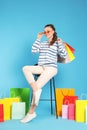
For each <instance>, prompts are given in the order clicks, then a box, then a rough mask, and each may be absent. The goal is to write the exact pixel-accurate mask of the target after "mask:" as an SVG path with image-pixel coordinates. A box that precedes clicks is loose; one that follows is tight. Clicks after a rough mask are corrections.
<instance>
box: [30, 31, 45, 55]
mask: <svg viewBox="0 0 87 130" xmlns="http://www.w3.org/2000/svg"><path fill="white" fill-rule="evenodd" d="M43 34H44V33H43V32H41V33H39V34H38V36H37V40H36V41H35V42H34V44H33V45H32V52H34V53H36V52H39V50H40V44H41V43H40V39H41V38H42V36H43Z"/></svg>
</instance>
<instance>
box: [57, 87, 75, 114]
mask: <svg viewBox="0 0 87 130" xmlns="http://www.w3.org/2000/svg"><path fill="white" fill-rule="evenodd" d="M74 94H75V90H74V88H56V104H57V115H58V116H62V105H63V100H64V96H67V95H69V96H74Z"/></svg>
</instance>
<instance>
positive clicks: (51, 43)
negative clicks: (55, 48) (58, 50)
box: [44, 24, 58, 45]
mask: <svg viewBox="0 0 87 130" xmlns="http://www.w3.org/2000/svg"><path fill="white" fill-rule="evenodd" d="M46 27H51V28H52V29H53V30H54V34H53V38H52V40H51V41H50V45H53V44H54V42H55V41H57V38H58V37H57V33H56V29H55V27H54V25H53V24H47V25H45V27H44V28H46Z"/></svg>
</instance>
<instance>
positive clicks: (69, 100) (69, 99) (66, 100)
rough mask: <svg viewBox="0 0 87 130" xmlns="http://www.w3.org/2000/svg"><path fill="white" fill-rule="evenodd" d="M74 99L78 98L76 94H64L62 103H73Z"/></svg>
mask: <svg viewBox="0 0 87 130" xmlns="http://www.w3.org/2000/svg"><path fill="white" fill-rule="evenodd" d="M76 100H78V96H64V99H63V103H64V104H66V105H67V104H70V103H73V104H75V102H76Z"/></svg>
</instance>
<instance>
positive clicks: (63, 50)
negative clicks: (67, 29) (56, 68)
mask: <svg viewBox="0 0 87 130" xmlns="http://www.w3.org/2000/svg"><path fill="white" fill-rule="evenodd" d="M58 54H59V55H60V57H62V58H66V57H67V55H68V54H67V51H66V47H65V45H64V44H63V43H62V42H59V43H58Z"/></svg>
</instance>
